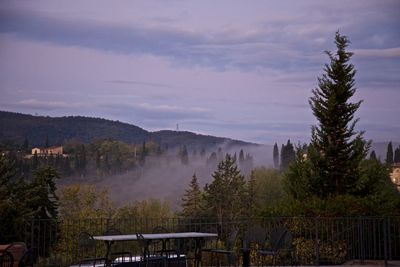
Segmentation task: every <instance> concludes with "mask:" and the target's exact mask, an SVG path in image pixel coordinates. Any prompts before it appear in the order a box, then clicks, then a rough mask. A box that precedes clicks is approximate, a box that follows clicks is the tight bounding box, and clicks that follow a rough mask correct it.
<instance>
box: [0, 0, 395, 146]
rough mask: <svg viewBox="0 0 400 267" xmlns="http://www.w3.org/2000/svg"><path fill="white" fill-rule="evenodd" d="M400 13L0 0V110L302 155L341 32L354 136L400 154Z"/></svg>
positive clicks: (339, 5) (315, 5) (283, 5)
mask: <svg viewBox="0 0 400 267" xmlns="http://www.w3.org/2000/svg"><path fill="white" fill-rule="evenodd" d="M399 14H400V1H389V0H374V1H369V0H353V1H347V0H346V1H345V0H338V1H319V0H318V1H317V0H314V1H306V0H303V1H288V0H278V1H257V0H255V1H232V0H229V1H228V0H226V1H211V0H210V1H208V0H202V1H180V0H163V1H161V0H160V1H155V0H143V1H119V0H116V1H102V0H82V1H68V0H66V1H58V0H47V1H41V0H37V1H3V0H0V95H1V96H0V110H4V111H13V112H20V113H27V114H33V115H45V116H70V115H82V116H90V117H101V118H106V119H111V120H119V121H122V122H127V123H131V124H134V125H137V126H139V127H142V128H144V129H146V130H149V131H156V130H161V129H167V130H176V129H177V128H178V129H179V130H182V131H192V132H196V133H200V134H208V135H215V136H223V137H229V138H233V139H240V140H244V141H249V142H255V143H261V144H274V143H275V142H278V143H283V142H286V140H287V139H290V140H292V141H293V142H295V143H296V142H308V141H309V138H310V128H311V126H312V125H315V124H316V123H317V122H316V120H315V118H314V117H313V115H312V112H311V109H310V107H309V104H308V100H309V98H310V96H311V90H312V89H314V88H316V87H317V84H318V77H320V76H321V74H322V73H323V68H324V64H326V63H328V62H329V58H328V57H327V55H326V54H325V53H324V51H326V50H329V51H335V45H334V36H335V32H337V31H339V32H340V33H341V34H343V35H346V36H347V37H348V38H349V40H350V41H351V44H350V46H349V47H348V50H349V51H350V52H354V56H353V57H352V60H351V62H352V63H353V64H354V66H355V68H356V70H357V74H356V76H355V80H356V87H357V91H356V94H355V96H354V97H353V98H352V99H351V101H352V102H356V101H359V100H363V101H364V102H363V104H362V105H361V107H360V109H359V110H358V112H357V113H356V117H358V118H360V121H359V123H358V124H357V129H358V130H359V131H365V135H364V136H365V138H367V139H373V140H374V141H390V140H392V141H400V105H399V102H400V15H399Z"/></svg>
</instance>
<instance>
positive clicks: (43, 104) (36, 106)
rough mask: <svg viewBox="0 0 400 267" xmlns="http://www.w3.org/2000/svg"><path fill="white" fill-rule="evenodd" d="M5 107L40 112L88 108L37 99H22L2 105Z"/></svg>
mask: <svg viewBox="0 0 400 267" xmlns="http://www.w3.org/2000/svg"><path fill="white" fill-rule="evenodd" d="M3 104H4V105H5V106H10V107H18V108H23V109H33V110H42V111H52V110H59V109H71V108H82V107H85V106H88V104H84V103H76V102H75V103H67V102H63V101H51V100H49V101H43V100H37V99H34V98H32V99H24V100H20V101H17V102H14V103H3Z"/></svg>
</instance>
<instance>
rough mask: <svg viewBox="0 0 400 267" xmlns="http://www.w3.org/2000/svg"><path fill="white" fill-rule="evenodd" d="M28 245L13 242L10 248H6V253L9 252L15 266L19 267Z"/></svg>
mask: <svg viewBox="0 0 400 267" xmlns="http://www.w3.org/2000/svg"><path fill="white" fill-rule="evenodd" d="M27 250H28V249H27V247H26V244H25V243H24V242H13V243H11V244H10V245H9V246H8V247H6V248H5V251H7V252H9V253H10V254H11V255H12V256H13V259H14V264H13V265H14V266H17V265H19V262H20V260H21V258H22V256H23V255H24V254H25V252H26V251H27Z"/></svg>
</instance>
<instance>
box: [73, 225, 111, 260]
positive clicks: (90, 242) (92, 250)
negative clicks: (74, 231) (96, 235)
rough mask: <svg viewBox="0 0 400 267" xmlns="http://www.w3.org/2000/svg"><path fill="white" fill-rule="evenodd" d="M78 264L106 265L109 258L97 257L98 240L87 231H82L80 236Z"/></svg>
mask: <svg viewBox="0 0 400 267" xmlns="http://www.w3.org/2000/svg"><path fill="white" fill-rule="evenodd" d="M78 259H79V262H78V265H79V266H85V267H86V266H93V267H99V266H105V265H106V263H107V259H106V258H105V257H97V250H96V240H94V239H93V236H92V235H91V234H89V233H87V232H81V233H80V234H79V237H78Z"/></svg>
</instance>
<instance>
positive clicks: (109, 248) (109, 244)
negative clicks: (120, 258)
mask: <svg viewBox="0 0 400 267" xmlns="http://www.w3.org/2000/svg"><path fill="white" fill-rule="evenodd" d="M105 242H106V266H111V259H110V258H109V257H110V253H111V246H112V244H113V243H114V241H105Z"/></svg>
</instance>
